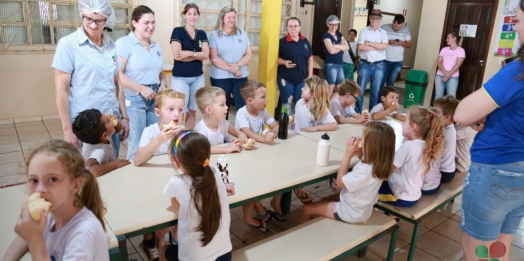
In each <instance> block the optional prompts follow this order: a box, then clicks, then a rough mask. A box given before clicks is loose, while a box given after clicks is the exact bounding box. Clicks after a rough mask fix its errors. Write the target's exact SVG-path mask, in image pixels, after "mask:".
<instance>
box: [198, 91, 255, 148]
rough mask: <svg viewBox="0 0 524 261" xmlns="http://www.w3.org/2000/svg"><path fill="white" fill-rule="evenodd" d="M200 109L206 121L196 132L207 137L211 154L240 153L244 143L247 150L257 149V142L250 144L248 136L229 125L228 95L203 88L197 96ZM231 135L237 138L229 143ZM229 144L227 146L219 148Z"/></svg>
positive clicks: (200, 124)
mask: <svg viewBox="0 0 524 261" xmlns="http://www.w3.org/2000/svg"><path fill="white" fill-rule="evenodd" d="M195 100H196V102H197V105H198V109H199V110H200V112H202V114H204V119H202V120H201V121H200V122H198V123H197V125H196V126H195V131H196V132H198V133H200V134H202V135H204V136H206V138H207V139H208V140H209V143H211V153H212V154H221V153H233V152H240V150H241V149H242V145H243V143H247V144H246V145H245V149H246V150H250V149H252V148H254V147H255V141H254V140H252V142H248V138H247V136H246V134H244V133H243V132H241V131H239V130H237V129H235V127H233V126H230V125H229V121H227V120H226V118H227V114H228V109H227V105H226V93H225V92H224V90H222V89H220V88H218V87H203V88H200V89H199V90H198V91H197V92H196V94H195ZM229 134H231V135H233V136H235V137H236V138H234V139H233V140H231V141H229ZM225 143H229V145H227V146H217V145H221V144H225Z"/></svg>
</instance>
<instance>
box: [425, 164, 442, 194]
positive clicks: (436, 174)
mask: <svg viewBox="0 0 524 261" xmlns="http://www.w3.org/2000/svg"><path fill="white" fill-rule="evenodd" d="M441 165H442V157H437V158H436V159H435V162H433V164H432V165H431V168H429V171H428V172H427V173H426V174H424V184H422V190H424V191H426V190H432V189H436V188H437V187H438V186H439V185H440V179H441V178H442V173H440V166H441ZM425 167H426V166H424V168H425Z"/></svg>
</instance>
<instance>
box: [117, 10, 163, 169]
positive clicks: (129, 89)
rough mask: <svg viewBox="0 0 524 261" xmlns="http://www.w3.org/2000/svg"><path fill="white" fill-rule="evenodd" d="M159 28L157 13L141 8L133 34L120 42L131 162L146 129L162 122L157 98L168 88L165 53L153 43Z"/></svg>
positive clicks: (134, 17) (134, 15)
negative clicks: (159, 93)
mask: <svg viewBox="0 0 524 261" xmlns="http://www.w3.org/2000/svg"><path fill="white" fill-rule="evenodd" d="M155 27H156V22H155V13H154V12H153V10H151V9H150V8H149V7H147V6H144V5H140V6H137V7H136V8H135V9H134V10H133V13H132V14H131V33H129V34H128V35H127V36H124V37H122V38H120V39H118V40H117V41H116V49H117V53H118V63H119V64H120V68H118V70H119V71H120V79H121V81H122V86H123V87H124V95H125V98H126V108H127V112H128V114H129V128H130V131H129V137H128V139H127V159H128V160H132V159H134V157H135V153H136V149H137V148H138V143H139V142H140V137H141V136H142V132H143V131H144V128H145V127H147V126H149V125H151V124H153V123H157V122H158V117H157V116H156V114H155V111H154V109H155V107H156V103H155V96H156V93H157V92H158V91H159V90H162V89H164V88H166V81H165V78H166V76H165V74H164V70H163V64H164V63H163V62H162V50H161V49H160V45H158V44H157V43H156V42H154V41H153V40H151V37H152V36H153V33H154V32H155Z"/></svg>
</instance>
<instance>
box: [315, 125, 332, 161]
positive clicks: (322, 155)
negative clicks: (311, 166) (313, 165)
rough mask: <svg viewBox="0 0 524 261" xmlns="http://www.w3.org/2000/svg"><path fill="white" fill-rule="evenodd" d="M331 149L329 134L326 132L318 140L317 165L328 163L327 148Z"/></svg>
mask: <svg viewBox="0 0 524 261" xmlns="http://www.w3.org/2000/svg"><path fill="white" fill-rule="evenodd" d="M330 149H331V143H329V136H328V135H327V133H324V135H322V137H321V140H320V141H319V142H318V149H317V165H319V166H322V167H325V166H327V165H329V150H330Z"/></svg>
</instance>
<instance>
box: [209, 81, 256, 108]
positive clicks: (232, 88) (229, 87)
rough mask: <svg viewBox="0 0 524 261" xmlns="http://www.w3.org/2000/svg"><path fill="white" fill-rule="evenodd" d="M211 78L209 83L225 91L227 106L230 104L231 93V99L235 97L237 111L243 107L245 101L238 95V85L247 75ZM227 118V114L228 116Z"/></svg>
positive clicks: (240, 84) (242, 82)
mask: <svg viewBox="0 0 524 261" xmlns="http://www.w3.org/2000/svg"><path fill="white" fill-rule="evenodd" d="M209 78H210V79H211V85H212V86H215V87H220V88H222V90H224V92H226V105H227V107H228V108H229V107H230V106H231V93H233V99H235V108H236V109H237V111H238V110H239V109H240V108H242V107H244V105H246V103H245V102H244V99H242V96H240V86H242V84H244V83H245V82H246V81H247V77H244V78H228V79H215V78H213V77H209ZM227 118H229V114H228V117H227Z"/></svg>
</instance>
